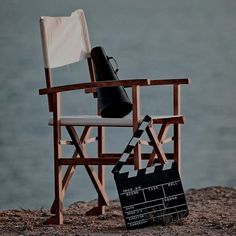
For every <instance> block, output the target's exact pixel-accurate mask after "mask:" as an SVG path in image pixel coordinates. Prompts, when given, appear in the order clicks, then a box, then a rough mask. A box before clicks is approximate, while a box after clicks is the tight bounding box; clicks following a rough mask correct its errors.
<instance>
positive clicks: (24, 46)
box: [0, 0, 236, 209]
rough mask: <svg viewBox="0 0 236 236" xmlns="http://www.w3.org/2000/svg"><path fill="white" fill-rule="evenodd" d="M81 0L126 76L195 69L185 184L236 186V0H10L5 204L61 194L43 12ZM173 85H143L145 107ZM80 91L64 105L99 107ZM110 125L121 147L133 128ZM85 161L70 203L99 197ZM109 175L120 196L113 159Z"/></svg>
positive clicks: (98, 39)
mask: <svg viewBox="0 0 236 236" xmlns="http://www.w3.org/2000/svg"><path fill="white" fill-rule="evenodd" d="M98 2H99V5H98ZM77 8H83V9H84V10H85V12H86V15H87V21H88V26H89V31H90V39H91V42H92V45H93V46H97V45H102V46H104V47H105V48H106V51H107V53H108V54H109V55H112V56H114V57H116V58H117V60H118V62H119V65H120V68H121V70H120V74H119V76H120V78H127V77H129V78H134V77H135V78H143V77H145V78H146V77H148V78H161V77H162V78H163V77H164V78H172V77H190V78H191V79H192V84H191V86H183V89H182V97H183V104H182V110H183V113H184V114H185V115H186V117H187V123H186V124H185V125H184V127H183V151H182V152H183V153H182V154H183V163H182V172H183V183H184V187H185V189H188V188H198V187H204V186H209V185H225V186H235V184H236V177H235V167H236V164H235V157H236V121H235V117H236V104H235V101H236V93H235V89H236V77H235V75H236V69H235V68H236V24H235V22H236V14H235V12H236V2H235V1H234V0H227V1H221V0H196V1H195V0H193V1H188V0H179V1H170V0H162V1H160V0H158V1H157V0H152V1H151V0H148V1H141V0H129V1H125V0H122V1H121V0H119V1H114V0H112V1H105V0H100V1H91V0H87V1H85V0H84V1H80V0H71V1H62V0H51V1H47V0H41V1H32V0H22V1H18V0H11V1H9V0H1V8H0V18H1V21H0V33H1V34H0V53H1V54H0V60H1V63H0V71H1V73H0V81H1V87H0V101H1V102H0V110H1V113H0V160H1V162H0V163H1V164H0V188H1V192H0V208H1V209H4V208H16V207H23V208H39V207H48V206H49V205H50V203H51V201H52V198H53V172H52V170H53V158H52V140H51V138H52V132H51V128H50V127H48V126H47V120H48V117H49V113H48V112H47V103H46V102H47V100H46V98H45V97H43V96H39V95H38V89H39V88H42V87H44V73H43V64H42V53H41V44H40V34H39V24H38V21H39V17H40V16H41V15H51V16H53V15H68V14H70V12H72V11H73V10H75V9H77ZM56 74H57V75H58V76H59V79H58V81H57V83H63V82H71V83H74V82H77V81H86V80H87V78H88V72H87V67H86V64H85V63H82V64H81V65H80V64H79V65H77V64H75V65H72V66H70V67H69V68H63V69H60V70H59V71H58V72H56ZM68 80H71V81H68ZM170 91H171V90H168V89H163V90H159V89H156V90H155V89H148V90H147V89H144V90H143V91H142V113H144V114H151V113H158V114H163V113H164V112H165V113H168V112H169V111H170V102H169V101H168V95H169V93H170ZM80 95H83V94H81V93H71V94H70V93H69V94H68V95H67V97H65V98H64V97H63V98H64V103H63V107H64V109H63V113H65V114H66V113H72V114H83V113H84V112H86V113H89V114H93V108H94V109H95V101H94V100H93V98H92V97H91V96H89V95H86V96H80ZM163 101H164V102H163ZM88 104H89V106H88ZM90 105H91V106H90ZM166 108H167V111H165V109H166ZM111 131H112V134H111V136H110V137H111V138H109V140H111V139H112V138H114V139H112V140H116V141H110V142H109V143H108V146H107V150H108V151H109V150H111V149H112V148H113V149H116V150H117V151H122V150H123V148H124V147H125V145H126V141H127V140H128V139H129V137H130V133H126V132H125V131H124V130H122V129H121V130H117V129H113V130H111ZM121 140H122V141H121ZM67 152H70V151H69V150H68V151H67ZM78 170H79V171H78V172H77V174H76V175H75V176H74V178H73V182H72V185H71V187H70V188H69V191H68V194H67V195H66V204H69V203H72V202H73V201H76V200H89V199H93V198H96V194H95V191H94V189H93V188H92V186H91V184H90V182H89V181H88V176H87V174H86V172H85V171H84V169H83V168H78ZM107 176H109V178H107V180H108V181H107V189H108V192H109V195H110V196H111V198H116V197H117V194H116V189H115V186H114V182H113V179H112V178H111V177H112V176H111V174H110V169H107Z"/></svg>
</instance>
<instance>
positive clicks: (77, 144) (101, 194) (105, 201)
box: [67, 126, 109, 206]
mask: <svg viewBox="0 0 236 236" xmlns="http://www.w3.org/2000/svg"><path fill="white" fill-rule="evenodd" d="M67 130H68V133H69V135H70V137H71V139H72V141H73V143H74V145H75V148H76V150H77V152H78V154H79V156H80V158H85V156H84V152H83V147H82V144H81V141H80V139H79V137H78V135H77V133H76V131H75V129H74V127H73V126H68V127H67ZM84 166H85V169H86V170H87V173H88V175H89V177H90V179H91V181H92V183H93V185H94V187H95V189H96V191H97V193H98V195H99V197H100V198H101V202H102V204H103V205H105V206H107V205H108V202H109V201H108V197H107V194H106V192H105V190H104V188H103V186H102V184H101V182H100V180H99V178H98V176H97V173H96V172H95V171H94V170H93V168H92V167H91V166H89V165H84Z"/></svg>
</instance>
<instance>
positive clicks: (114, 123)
mask: <svg viewBox="0 0 236 236" xmlns="http://www.w3.org/2000/svg"><path fill="white" fill-rule="evenodd" d="M151 117H152V119H153V120H154V122H155V121H156V123H157V122H158V121H159V123H160V122H163V120H168V121H169V120H170V119H173V121H175V120H176V118H179V121H178V122H179V123H181V119H183V116H151ZM142 119H143V116H141V117H140V121H141V120H142ZM140 121H139V122H140ZM48 124H49V125H51V126H52V125H53V118H50V119H49V122H48ZM59 124H60V126H70V125H71V126H86V125H87V126H105V127H132V126H133V118H132V117H129V118H102V117H101V116H92V115H81V116H61V118H60V121H59Z"/></svg>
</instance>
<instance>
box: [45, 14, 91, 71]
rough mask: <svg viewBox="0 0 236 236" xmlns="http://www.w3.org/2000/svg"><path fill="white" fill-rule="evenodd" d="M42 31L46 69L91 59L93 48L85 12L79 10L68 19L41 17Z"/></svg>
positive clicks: (64, 17)
mask: <svg viewBox="0 0 236 236" xmlns="http://www.w3.org/2000/svg"><path fill="white" fill-rule="evenodd" d="M40 29H41V38H42V47H43V57H44V66H45V68H56V67H60V66H64V65H67V64H71V63H74V62H77V61H80V60H81V59H86V58H88V57H89V55H90V51H91V46H90V41H89V34H88V29H87V23H86V19H85V15H84V12H83V10H81V9H78V10H76V11H74V12H73V13H72V14H71V16H67V17H66V16H63V17H48V16H44V17H41V19H40Z"/></svg>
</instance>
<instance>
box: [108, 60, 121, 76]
mask: <svg viewBox="0 0 236 236" xmlns="http://www.w3.org/2000/svg"><path fill="white" fill-rule="evenodd" d="M107 59H108V60H113V61H114V62H115V64H116V69H115V70H114V71H115V73H116V74H117V72H118V71H119V65H118V63H117V61H116V59H115V58H114V57H107Z"/></svg>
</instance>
